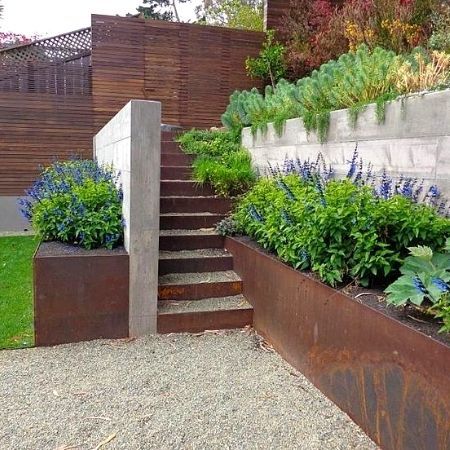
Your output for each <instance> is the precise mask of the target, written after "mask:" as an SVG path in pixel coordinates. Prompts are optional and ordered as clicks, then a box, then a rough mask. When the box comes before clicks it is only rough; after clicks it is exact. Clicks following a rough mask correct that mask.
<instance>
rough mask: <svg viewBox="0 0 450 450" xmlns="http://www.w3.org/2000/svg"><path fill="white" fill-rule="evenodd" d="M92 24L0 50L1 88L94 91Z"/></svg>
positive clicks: (66, 92) (71, 92)
mask: <svg viewBox="0 0 450 450" xmlns="http://www.w3.org/2000/svg"><path fill="white" fill-rule="evenodd" d="M91 34H92V33H91V28H83V29H81V30H77V31H73V32H71V33H65V34H61V35H59V36H54V37H51V38H48V39H41V40H38V41H34V42H31V43H29V44H24V45H18V46H15V47H10V48H7V49H4V50H1V51H0V91H3V92H36V93H48V94H58V95H90V94H91V84H92V83H91V47H92V37H91Z"/></svg>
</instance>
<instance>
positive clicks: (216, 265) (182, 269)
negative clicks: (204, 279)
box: [159, 248, 233, 275]
mask: <svg viewBox="0 0 450 450" xmlns="http://www.w3.org/2000/svg"><path fill="white" fill-rule="evenodd" d="M225 270H233V257H232V255H231V254H230V253H228V252H227V251H226V250H223V249H215V248H204V249H198V250H181V251H178V252H169V251H161V252H160V253H159V274H160V275H167V274H169V273H192V272H215V271H225Z"/></svg>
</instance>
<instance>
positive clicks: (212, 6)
mask: <svg viewBox="0 0 450 450" xmlns="http://www.w3.org/2000/svg"><path fill="white" fill-rule="evenodd" d="M263 9H264V5H263V1H262V0H203V4H202V5H201V6H199V7H197V8H196V14H197V19H198V22H199V23H204V24H207V25H216V26H223V27H230V28H241V29H245V30H254V31H262V30H263V25H264V21H263Z"/></svg>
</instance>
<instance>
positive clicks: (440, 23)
mask: <svg viewBox="0 0 450 450" xmlns="http://www.w3.org/2000/svg"><path fill="white" fill-rule="evenodd" d="M431 26H432V33H431V36H430V38H429V40H428V46H429V47H430V48H432V49H433V50H438V51H444V52H447V53H448V52H450V5H448V4H445V3H441V4H440V5H439V7H438V8H437V9H436V10H435V11H433V13H432V15H431Z"/></svg>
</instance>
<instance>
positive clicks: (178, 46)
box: [92, 16, 264, 127]
mask: <svg viewBox="0 0 450 450" xmlns="http://www.w3.org/2000/svg"><path fill="white" fill-rule="evenodd" d="M92 34H93V46H92V64H93V77H92V84H93V97H94V110H95V115H96V118H97V119H98V120H99V122H100V123H104V122H105V120H106V119H109V118H110V117H112V116H113V115H114V114H115V113H116V112H117V110H118V109H120V108H121V107H122V106H123V105H124V104H125V103H126V102H127V101H128V100H129V99H130V96H132V97H133V98H138V99H147V100H157V101H161V102H162V109H163V110H162V112H163V121H164V122H165V123H169V124H174V125H181V126H184V127H192V126H196V127H206V126H212V125H219V124H220V116H221V114H222V113H223V112H224V110H225V108H226V106H227V104H228V99H229V96H230V94H231V93H232V92H233V91H234V90H235V89H247V88H251V87H253V86H255V85H257V84H258V82H257V81H255V80H251V79H249V78H248V77H247V75H246V73H245V67H244V65H245V59H246V58H247V56H255V55H257V54H258V52H259V49H260V47H261V42H262V40H263V38H264V35H263V33H255V32H249V31H242V30H233V29H229V28H218V27H209V26H203V25H194V24H182V23H181V24H180V23H171V22H161V21H153V20H143V19H136V18H126V19H124V18H117V17H110V16H93V20H92Z"/></svg>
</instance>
